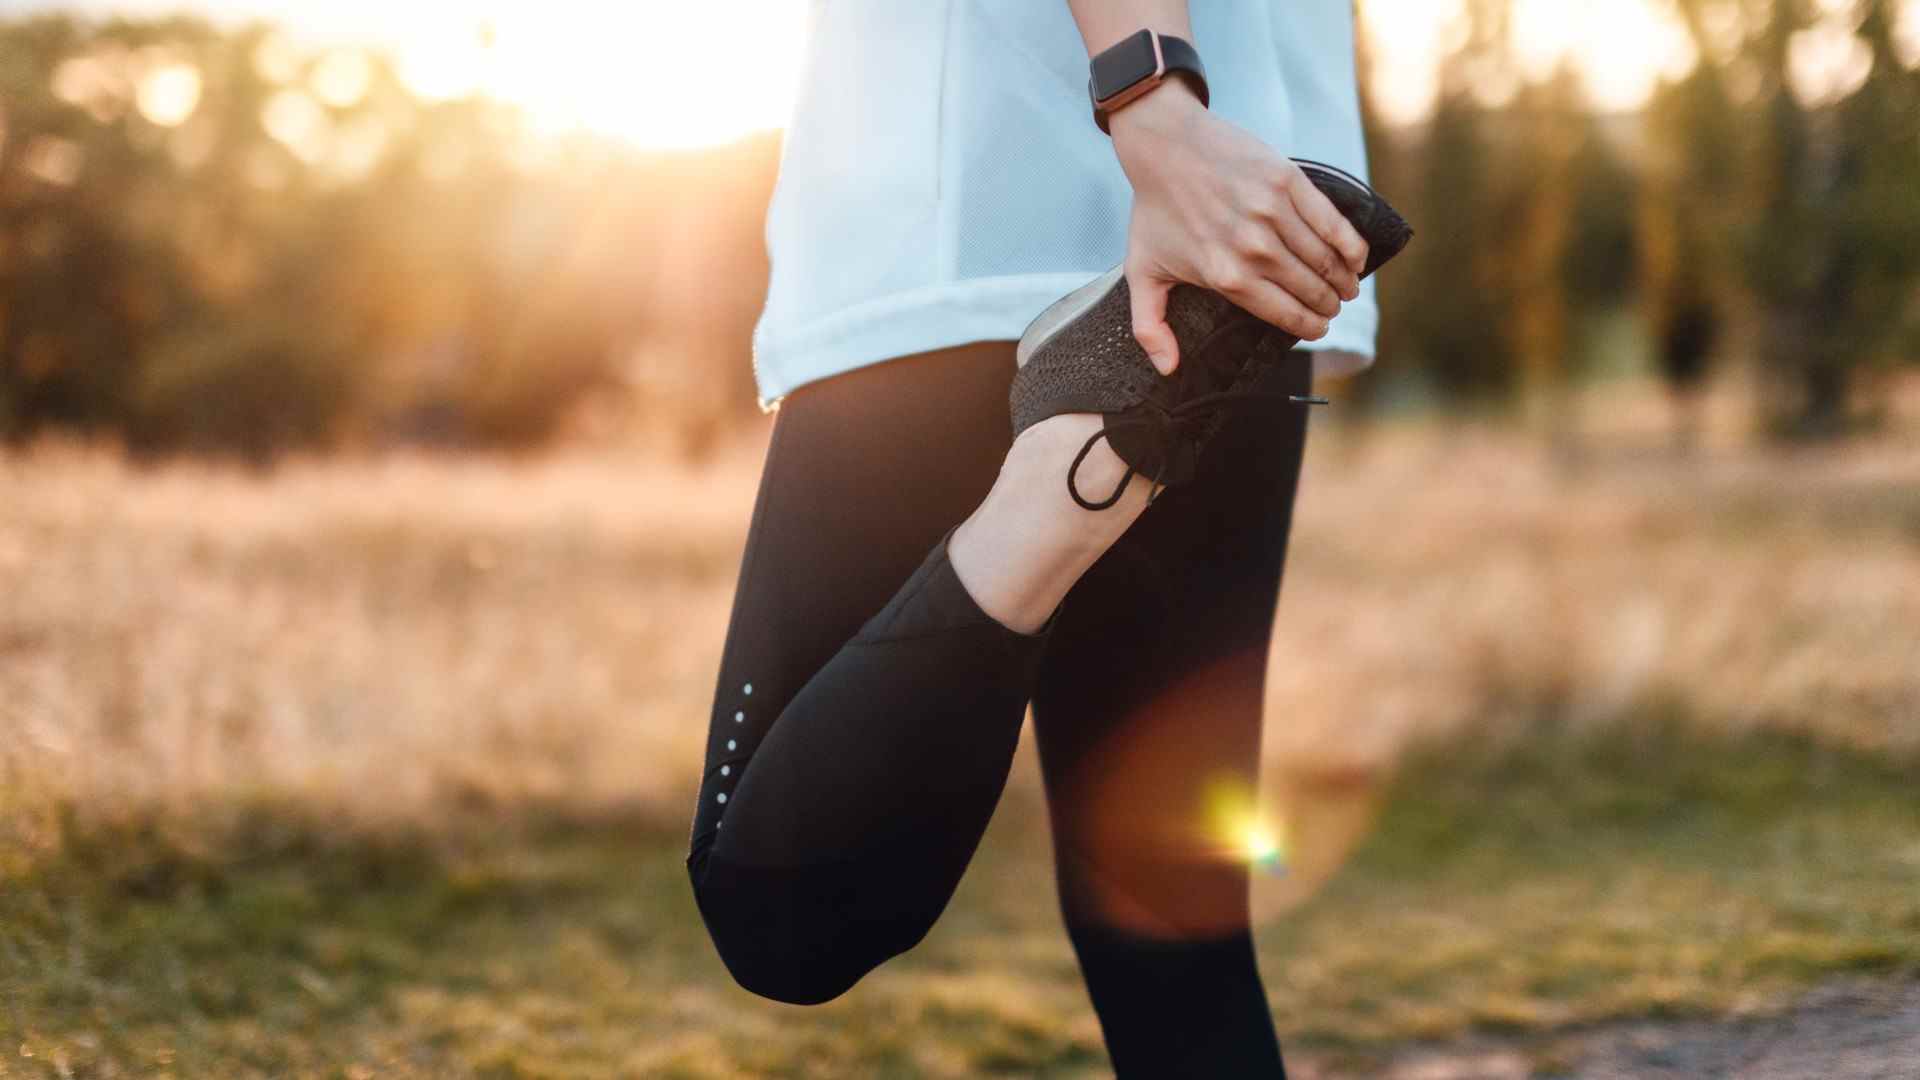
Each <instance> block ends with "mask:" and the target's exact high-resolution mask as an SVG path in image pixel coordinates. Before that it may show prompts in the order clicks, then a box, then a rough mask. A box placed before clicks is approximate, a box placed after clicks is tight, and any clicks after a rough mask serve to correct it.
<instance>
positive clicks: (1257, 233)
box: [1109, 79, 1367, 375]
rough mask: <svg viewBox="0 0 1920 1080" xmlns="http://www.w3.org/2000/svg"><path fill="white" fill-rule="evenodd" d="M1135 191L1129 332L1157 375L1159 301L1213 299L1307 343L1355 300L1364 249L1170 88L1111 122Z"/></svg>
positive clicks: (1278, 162)
mask: <svg viewBox="0 0 1920 1080" xmlns="http://www.w3.org/2000/svg"><path fill="white" fill-rule="evenodd" d="M1109 125H1110V127H1111V128H1112V131H1113V148H1114V153H1116V154H1117V155H1119V158H1120V166H1121V168H1123V169H1125V170H1126V173H1127V178H1128V179H1129V180H1130V181H1132V183H1133V219H1132V221H1131V222H1130V224H1129V226H1128V231H1127V262H1126V274H1127V285H1128V288H1129V289H1130V290H1131V292H1132V294H1133V336H1134V337H1135V338H1137V339H1138V340H1139V342H1140V347H1141V348H1143V349H1145V350H1146V352H1147V355H1148V356H1149V357H1150V358H1152V360H1153V366H1154V367H1155V368H1157V369H1159V371H1160V373H1161V374H1163V375H1166V374H1171V373H1172V372H1173V370H1174V368H1175V367H1177V366H1178V365H1179V363H1180V347H1179V345H1178V343H1176V342H1175V341H1174V337H1173V330H1172V329H1171V328H1170V327H1168V326H1167V319H1166V315H1167V293H1168V292H1169V291H1170V290H1171V289H1172V288H1173V286H1174V285H1175V284H1176V283H1179V282H1186V283H1188V284H1192V285H1199V286H1203V287H1205V288H1209V289H1212V290H1214V291H1215V292H1218V293H1220V294H1222V295H1224V296H1226V297H1227V298H1228V299H1230V300H1232V301H1233V302H1234V303H1236V304H1239V305H1240V306H1241V307H1243V308H1245V309H1247V310H1248V311H1250V312H1252V313H1253V314H1255V315H1257V316H1259V317H1260V318H1262V319H1265V320H1266V321H1267V322H1269V323H1272V324H1273V325H1274V326H1277V327H1279V328H1280V329H1282V330H1285V331H1286V332H1288V333H1290V334H1293V335H1296V336H1297V337H1299V338H1301V339H1302V340H1305V341H1315V340H1318V339H1320V338H1322V337H1325V336H1326V333H1327V327H1328V324H1329V323H1330V322H1331V321H1332V319H1333V317H1334V316H1335V315H1338V314H1339V313H1340V304H1341V302H1342V301H1344V300H1352V299H1353V298H1354V297H1356V296H1358V295H1360V279H1359V273H1360V271H1361V270H1362V269H1363V268H1365V266H1366V263H1367V242H1366V241H1365V240H1363V239H1361V237H1360V234H1359V232H1358V231H1357V230H1355V229H1354V227H1353V225H1352V223H1350V222H1348V221H1347V219H1346V218H1345V217H1343V216H1341V214H1340V211H1338V210H1336V209H1334V206H1333V203H1332V202H1330V201H1328V199H1327V197H1326V196H1325V195H1322V194H1321V193H1320V191H1319V189H1318V188H1315V187H1314V186H1313V183H1312V181H1310V180H1308V179H1307V177H1306V174H1304V173H1302V172H1301V171H1300V169H1299V167H1298V166H1296V165H1294V164H1293V162H1291V161H1288V160H1287V159H1286V158H1285V157H1283V156H1281V155H1280V154H1277V153H1275V152H1274V151H1273V150H1272V148H1270V147H1268V146H1267V145H1266V144H1265V143H1263V142H1261V141H1260V140H1259V139H1256V138H1254V137H1253V136H1252V135H1250V134H1248V133H1247V132H1245V131H1243V130H1241V129H1240V128H1238V127H1235V126H1234V125H1233V124H1231V123H1228V122H1227V121H1225V120H1222V119H1221V118H1220V117H1218V116H1216V115H1214V114H1213V113H1210V112H1208V111H1207V110H1206V107H1205V106H1203V105H1201V104H1200V99H1199V98H1198V97H1196V96H1195V95H1194V93H1193V91H1192V90H1191V89H1189V88H1188V87H1187V86H1186V84H1185V83H1183V82H1180V81H1179V80H1177V79H1171V80H1168V81H1167V82H1166V83H1164V84H1162V85H1161V86H1159V87H1158V88H1156V89H1155V90H1154V91H1153V92H1152V93H1150V94H1148V95H1146V96H1145V97H1143V98H1141V99H1139V100H1138V101H1135V102H1133V103H1132V104H1130V105H1128V106H1127V107H1126V108H1124V109H1121V110H1120V111H1119V112H1117V113H1114V114H1113V116H1112V117H1111V119H1110V120H1109Z"/></svg>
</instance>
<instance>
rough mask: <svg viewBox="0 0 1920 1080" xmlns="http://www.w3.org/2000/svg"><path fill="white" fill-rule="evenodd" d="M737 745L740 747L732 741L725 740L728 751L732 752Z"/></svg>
mask: <svg viewBox="0 0 1920 1080" xmlns="http://www.w3.org/2000/svg"><path fill="white" fill-rule="evenodd" d="M739 745H740V744H739V743H736V742H734V741H733V740H732V739H728V740H727V749H729V750H732V749H733V748H734V747H736V746H739Z"/></svg>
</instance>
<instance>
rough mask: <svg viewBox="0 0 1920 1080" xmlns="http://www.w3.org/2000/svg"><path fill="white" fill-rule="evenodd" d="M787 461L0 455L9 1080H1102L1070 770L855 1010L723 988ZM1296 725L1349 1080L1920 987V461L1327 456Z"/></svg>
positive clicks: (1285, 736)
mask: <svg viewBox="0 0 1920 1080" xmlns="http://www.w3.org/2000/svg"><path fill="white" fill-rule="evenodd" d="M758 455H759V448H758V446H757V445H756V444H755V442H754V441H753V440H751V439H749V440H746V441H744V442H743V443H742V444H741V445H739V446H738V447H736V448H734V449H733V450H730V451H728V452H727V453H725V454H722V455H721V456H720V457H719V459H717V460H715V461H714V462H711V463H709V464H705V465H701V466H697V467H696V466H686V465H680V464H675V463H669V462H664V461H662V460H659V459H656V458H650V457H644V456H636V455H632V454H625V453H617V452H608V453H587V452H584V451H578V450H576V451H568V452H565V453H561V454H558V455H556V456H552V457H545V458H537V459H528V460H472V459H437V458H428V457H411V456H399V457H380V458H375V459H367V460H346V461H323V462H321V461H317V462H307V463H296V464H292V465H289V466H286V467H283V468H281V469H279V470H277V471H275V472H273V473H271V474H256V473H251V472H248V471H245V470H239V469H230V468H225V467H218V466H211V465H200V464H173V465H166V466H162V467H156V468H150V469H147V468H140V467H136V466H133V465H129V464H127V463H124V462H123V461H121V460H120V459H119V458H117V457H115V456H114V455H111V454H108V453H103V452H97V451H91V450H86V449H80V448H73V447H61V446H43V447H38V448H35V449H32V450H28V451H25V452H21V453H17V454H15V455H13V456H10V457H0V994H3V995H4V998H5V1001H4V1004H3V1005H0V1077H9V1076H41V1075H46V1076H133V1075H142V1076H144V1075H167V1074H170V1075H178V1076H267V1075H302V1076H348V1077H370V1076H391V1075H417V1076H441V1075H483V1076H555V1077H560V1076H568V1077H571V1076H582V1077H585V1076H684V1077H737V1076H763V1075H767V1076H808V1077H813V1076H902V1077H907V1076H950V1077H959V1076H974V1075H983V1074H1005V1075H1047V1076H1082V1075H1099V1074H1100V1072H1101V1069H1102V1062H1103V1060H1104V1058H1103V1054H1102V1051H1101V1049H1100V1042H1099V1038H1098V1031H1097V1028H1096V1027H1095V1026H1094V1023H1093V1020H1092V1017H1091V1013H1090V1011H1089V1010H1088V1008H1087V1005H1086V1001H1085V998H1084V994H1083V993H1082V991H1081V990H1080V988H1079V986H1078V983H1077V976H1076V973H1075V969H1074V967H1073V964H1072V958H1071V954H1070V953H1069V951H1068V949H1067V946H1066V943H1065V939H1064V937H1063V936H1062V935H1061V933H1060V930H1059V926H1058V920H1057V916H1056V915H1055V913H1054V909H1053V907H1052V892H1051V889H1050V888H1047V887H1045V883H1046V882H1047V881H1048V880H1050V879H1049V878H1048V876H1047V875H1048V868H1047V861H1046V860H1047V853H1046V837H1045V835H1044V829H1036V828H1031V827H1029V826H1031V825H1033V824H1034V823H1035V822H1037V821H1038V820H1039V819H1038V818H1037V816H1036V815H1037V814H1038V809H1037V802H1036V800H1037V797H1038V796H1037V791H1036V786H1037V785H1036V782H1035V778H1034V777H1035V773H1034V769H1033V763H1032V761H1031V759H1030V758H1029V757H1027V756H1025V755H1023V758H1022V761H1021V763H1020V766H1019V772H1018V775H1017V777H1016V782H1015V785H1014V787H1013V789H1012V791H1011V793H1010V794H1009V797H1008V799H1007V801H1006V803H1005V805H1004V806H1003V808H1002V812H1001V814H1000V817H999V819H998V820H997V821H996V825H995V828H994V830H993V831H992V832H991V833H990V835H989V837H988V840H987V842H986V845H985V850H984V851H983V854H982V857H981V859H980V861H979V863H978V864H977V865H976V867H975V869H974V871H973V872H972V873H970V875H969V877H968V880H967V882H966V883H965V885H964V886H963V888H962V893H961V895H960V897H959V898H958V899H957V900H956V901H955V904H954V906H953V907H952V908H951V909H950V911H949V913H948V916H947V918H946V919H945V920H943V922H942V924H941V926H940V927H939V928H938V929H937V930H936V931H935V933H934V935H933V936H932V937H931V938H930V939H929V941H928V942H927V943H926V944H925V945H924V946H923V947H922V948H921V949H919V950H917V951H916V952H915V953H914V954H912V955H910V956H909V957H907V958H904V959H903V960H902V961H900V962H897V963H895V964H892V965H889V966H888V968H886V969H883V970H882V971H881V972H879V973H877V974H876V975H875V976H873V977H872V978H870V979H869V980H868V981H867V982H866V983H864V984H863V985H862V986H861V987H860V988H858V989H856V990H855V991H854V992H853V993H852V994H850V995H849V996H848V997H847V998H845V999H842V1000H841V1001H839V1002H836V1003H834V1004H832V1005H830V1006H826V1007H823V1008H820V1009H816V1010H797V1009H792V1008H787V1007H782V1006H775V1005H771V1004H768V1003H764V1002H759V1001H757V1000H755V999H753V998H751V997H750V996H748V995H746V994H745V993H744V992H741V991H739V990H737V989H736V988H734V987H733V986H732V985H731V983H729V982H728V981H727V979H726V977H725V974H724V972H723V971H721V969H720V968H719V965H718V963H717V961H716V960H714V959H713V957H712V956H711V954H710V952H709V951H708V949H707V947H706V945H705V942H704V939H703V937H702V934H701V931H700V927H699V924H698V919H697V916H696V915H695V914H694V912H693V908H692V905H691V900H690V897H689V896H688V895H687V890H686V884H685V878H684V871H683V868H682V867H681V864H680V859H681V856H682V855H683V854H684V851H683V848H682V844H683V842H684V838H685V827H686V814H687V812H688V810H689V809H690V804H689V800H690V798H691V795H692V791H693V787H694V784H695V781H696V776H697V755H698V753H699V750H700V747H701V746H702V739H703V732H702V730H701V726H700V725H701V724H702V723H703V722H704V720H705V717H706V712H707V696H708V694H709V693H710V691H711V680H712V677H713V671H714V666H715V664H716V662H717V657H718V649H719V643H720V638H721V634H722V631H723V627H724V621H725V616H726V610H727V602H728V598H729V592H730V589H731V585H732V575H733V572H734V570H735V566H736V561H737V559H738V555H739V551H740V547H741V543H742V540H743V536H744V527H745V521H746V515H747V511H748V509H749V506H750V503H751V499H752V494H753V481H754V476H755V472H756V469H757V466H758V460H759V457H758ZM1270 692H1271V701H1270V713H1269V716H1270V719H1269V736H1268V747H1269V761H1268V766H1269V772H1270V776H1271V783H1270V784H1269V785H1268V788H1269V790H1270V791H1271V792H1272V793H1273V798H1274V801H1275V803H1276V812H1277V813H1281V814H1284V815H1285V818H1286V823H1287V836H1286V839H1287V841H1288V844H1289V847H1290V858H1291V866H1290V871H1291V872H1290V873H1288V874H1287V875H1285V876H1282V877H1276V878H1271V879H1267V880H1264V881H1263V882H1262V884H1261V887H1260V909H1261V912H1262V915H1263V919H1264V923H1265V930H1264V937H1263V950H1264V951H1263V957H1264V961H1265V964H1266V970H1267V972H1268V981H1269V988H1270V990H1271V992H1272V995H1273V1001H1274V1007H1275V1010H1276V1016H1277V1017H1278V1019H1279V1022H1280V1024H1281V1027H1282V1032H1283V1036H1284V1037H1286V1038H1287V1039H1288V1040H1289V1044H1290V1046H1292V1047H1294V1048H1295V1049H1296V1051H1297V1053H1298V1054H1299V1056H1300V1060H1301V1061H1302V1062H1303V1063H1305V1064H1306V1065H1308V1066H1310V1067H1311V1068H1312V1069H1314V1070H1317V1071H1319V1073H1320V1074H1322V1075H1347V1074H1349V1073H1352V1074H1355V1075H1366V1074H1367V1073H1368V1071H1369V1070H1370V1069H1373V1068H1377V1067H1380V1063H1381V1062H1383V1061H1389V1060H1393V1059H1394V1058H1395V1055H1397V1054H1400V1053H1402V1052H1403V1050H1404V1049H1405V1048H1406V1047H1407V1046H1409V1045H1412V1044H1417V1043H1418V1044H1424V1043H1427V1042H1431V1041H1432V1040H1445V1039H1450V1038H1453V1037H1456V1036H1460V1035H1463V1034H1473V1035H1476V1036H1485V1035H1488V1034H1493V1035H1498V1036H1501V1037H1506V1036H1509V1035H1511V1036H1512V1037H1514V1038H1516V1039H1519V1040H1521V1042H1523V1043H1524V1044H1525V1045H1526V1046H1527V1047H1529V1049H1528V1050H1526V1053H1527V1054H1529V1055H1533V1056H1532V1057H1530V1058H1529V1059H1528V1060H1533V1061H1536V1062H1537V1063H1538V1067H1539V1068H1540V1069H1541V1070H1543V1071H1545V1072H1551V1070H1552V1069H1553V1068H1554V1067H1555V1066H1554V1058H1553V1055H1554V1053H1556V1052H1557V1051H1555V1050H1553V1049H1552V1046H1553V1043H1552V1040H1553V1037H1554V1033H1556V1032H1562V1031H1565V1030H1568V1029H1569V1027H1570V1026H1577V1025H1581V1024H1586V1023H1590V1022H1594V1021H1600V1020H1606V1019H1609V1018H1616V1017H1647V1016H1655V1017H1658V1016H1669V1015H1677V1014H1686V1015H1695V1014H1697V1015H1706V1016H1711V1015H1723V1014H1725V1013H1728V1012H1742V1011H1752V1010H1765V1009H1767V1008H1770V1007H1772V1006H1773V1005H1775V1004H1777V1003H1778V1002H1779V1001H1781V1000H1783V998H1782V995H1786V994H1790V993H1792V992H1794V991H1796V990H1797V989H1798V988H1801V987H1804V986H1808V985H1812V984H1818V983H1821V982H1824V981H1826V980H1828V979H1830V978H1833V977H1836V976H1840V975H1850V974H1851V975H1858V974H1861V973H1867V974H1870V975H1874V976H1876V977H1893V978H1906V977H1911V976H1913V975H1916V974H1920V797H1916V796H1915V794H1914V790H1915V788H1914V781H1913V775H1914V771H1915V768H1916V766H1917V765H1920V448H1916V446H1915V445H1914V444H1913V443H1912V441H1911V440H1905V441H1902V440H1900V439H1895V438H1887V439H1883V440H1881V441H1878V442H1874V443H1868V444H1856V445H1851V446H1848V447H1845V448H1843V449H1837V450H1823V451H1802V452H1796V453H1791V454H1788V453H1775V454H1759V453H1755V452H1750V451H1734V450H1731V449H1728V448H1725V447H1720V446H1709V447H1708V449H1706V450H1705V451H1704V452H1702V453H1700V454H1699V455H1696V456H1694V457H1691V458H1687V459H1680V458H1675V457H1672V456H1669V455H1666V454H1664V453H1656V452H1652V451H1636V452H1626V451H1620V450H1613V451H1601V450H1596V451H1594V452H1592V453H1590V454H1587V455H1585V456H1584V457H1582V458H1581V459H1579V460H1578V461H1577V462H1572V463H1570V462H1568V461H1566V460H1564V459H1556V458H1553V457H1550V456H1549V455H1547V454H1545V453H1543V452H1541V451H1540V450H1539V449H1538V448H1537V447H1535V446H1533V445H1531V444H1529V443H1527V442H1525V441H1523V440H1521V439H1519V438H1518V437H1516V436H1515V435H1513V434H1512V433H1510V432H1507V431H1504V430H1502V429H1499V428H1494V427H1472V426H1429V425H1423V424H1409V425H1405V426H1391V427H1386V428H1381V429H1378V430H1374V431H1371V432H1369V433H1368V434H1367V436H1366V437H1365V438H1364V439H1363V438H1358V437H1355V436H1352V435H1350V434H1347V435H1343V434H1342V433H1341V432H1339V431H1337V430H1336V431H1329V432H1328V433H1327V436H1326V437H1324V438H1319V439H1317V440H1316V442H1315V443H1314V445H1313V448H1312V450H1311V452H1310V456H1309V463H1308V469H1307V480H1306V485H1305V489H1304V494H1303V499H1302V503H1301V507H1300V511H1299V515H1298V524H1297V531H1296V546H1295V553H1294V556H1293V559H1292V562H1291V564H1290V567H1289V575H1288V581H1287V585H1286V590H1285V594H1284V597H1283V600H1282V605H1281V619H1280V625H1279V629H1278V633H1277V637H1276V643H1275V649H1274V656H1273V666H1272V678H1271V680H1270ZM1336 871H1337V872H1336Z"/></svg>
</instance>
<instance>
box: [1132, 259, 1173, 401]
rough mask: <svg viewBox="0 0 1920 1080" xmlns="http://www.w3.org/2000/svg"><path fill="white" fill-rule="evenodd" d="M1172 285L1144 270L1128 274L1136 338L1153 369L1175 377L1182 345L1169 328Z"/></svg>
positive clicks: (1134, 335)
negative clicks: (1168, 319)
mask: <svg viewBox="0 0 1920 1080" xmlns="http://www.w3.org/2000/svg"><path fill="white" fill-rule="evenodd" d="M1172 290H1173V282H1171V281H1168V280H1166V279H1165V278H1161V277H1156V276H1155V275H1153V274H1152V273H1149V272H1145V271H1133V270H1129V271H1128V272H1127V291H1128V293H1129V294H1130V296H1131V299H1132V303H1133V337H1134V340H1136V341H1138V342H1139V343H1140V347H1141V348H1142V349H1145V350H1146V351H1147V359H1149V360H1151V361H1153V366H1154V370H1156V371H1158V372H1159V373H1160V374H1162V375H1171V374H1173V369H1174V368H1177V367H1179V366H1180V343H1179V342H1178V341H1176V340H1174V336H1173V328H1172V327H1170V326H1168V325H1167V293H1169V292H1171V291H1172Z"/></svg>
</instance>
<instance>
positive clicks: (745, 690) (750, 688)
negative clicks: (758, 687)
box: [740, 683, 753, 697]
mask: <svg viewBox="0 0 1920 1080" xmlns="http://www.w3.org/2000/svg"><path fill="white" fill-rule="evenodd" d="M740 692H741V693H743V694H745V695H747V696H748V697H752V696H753V684H752V683H748V684H747V685H745V686H743V687H741V688H740Z"/></svg>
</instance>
